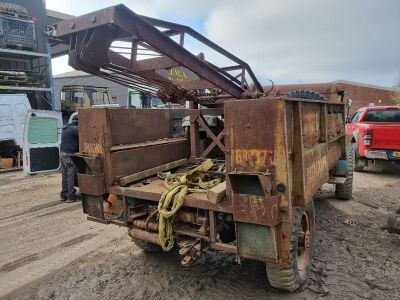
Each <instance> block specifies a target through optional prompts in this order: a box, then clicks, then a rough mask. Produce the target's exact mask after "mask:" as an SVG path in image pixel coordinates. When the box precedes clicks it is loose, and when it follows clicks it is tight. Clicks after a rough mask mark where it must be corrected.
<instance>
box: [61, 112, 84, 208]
mask: <svg viewBox="0 0 400 300" xmlns="http://www.w3.org/2000/svg"><path fill="white" fill-rule="evenodd" d="M78 151H79V138H78V114H75V115H73V116H72V120H71V121H70V122H69V123H67V124H66V125H65V126H64V127H63V131H62V135H61V147H60V152H61V173H62V189H61V193H60V196H61V201H67V202H68V203H71V202H75V201H76V199H77V197H76V190H75V177H76V168H75V165H74V164H73V163H72V160H71V155H72V154H74V153H76V152H78Z"/></svg>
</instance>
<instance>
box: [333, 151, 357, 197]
mask: <svg viewBox="0 0 400 300" xmlns="http://www.w3.org/2000/svg"><path fill="white" fill-rule="evenodd" d="M354 157H355V144H352V146H351V147H350V149H349V151H348V152H347V177H346V180H345V182H344V183H337V184H336V187H335V195H336V198H337V199H340V200H350V199H351V198H352V197H353V170H354Z"/></svg>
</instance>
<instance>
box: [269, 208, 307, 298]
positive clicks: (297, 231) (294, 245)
mask: <svg viewBox="0 0 400 300" xmlns="http://www.w3.org/2000/svg"><path fill="white" fill-rule="evenodd" d="M294 210H295V213H294V223H293V229H292V240H291V247H290V248H291V249H290V256H291V263H290V265H285V266H279V265H278V266H277V265H271V264H266V270H267V276H268V281H269V283H270V285H271V286H272V287H274V288H277V289H281V290H287V291H295V290H297V289H299V288H300V287H301V286H302V285H303V284H304V283H305V282H306V280H307V278H308V274H309V272H310V268H311V260H312V256H313V252H314V231H315V230H314V224H315V210H314V202H313V200H310V201H309V202H308V203H307V205H306V206H305V207H301V206H296V207H295V208H294Z"/></svg>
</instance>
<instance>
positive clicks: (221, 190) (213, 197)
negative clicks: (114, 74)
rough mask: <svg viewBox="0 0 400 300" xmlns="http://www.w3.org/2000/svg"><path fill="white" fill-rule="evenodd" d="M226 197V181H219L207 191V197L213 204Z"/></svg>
mask: <svg viewBox="0 0 400 300" xmlns="http://www.w3.org/2000/svg"><path fill="white" fill-rule="evenodd" d="M225 198H226V181H224V182H221V183H220V184H218V185H216V186H215V187H213V188H212V189H209V190H208V191H207V199H208V201H210V202H211V203H213V204H217V203H219V202H221V201H223V200H224V199H225Z"/></svg>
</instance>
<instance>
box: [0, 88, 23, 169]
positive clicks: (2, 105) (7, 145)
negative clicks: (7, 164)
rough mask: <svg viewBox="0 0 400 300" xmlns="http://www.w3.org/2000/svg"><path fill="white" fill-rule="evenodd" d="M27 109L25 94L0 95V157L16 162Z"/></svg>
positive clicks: (21, 143)
mask: <svg viewBox="0 0 400 300" xmlns="http://www.w3.org/2000/svg"><path fill="white" fill-rule="evenodd" d="M29 109H31V105H30V104H29V100H28V97H27V96H26V95H25V94H0V157H10V158H11V157H12V158H14V162H17V161H16V160H17V156H18V152H20V151H21V149H22V145H23V137H24V127H25V122H26V114H27V111H28V110H29Z"/></svg>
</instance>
